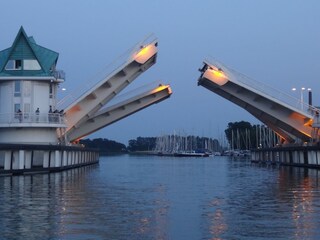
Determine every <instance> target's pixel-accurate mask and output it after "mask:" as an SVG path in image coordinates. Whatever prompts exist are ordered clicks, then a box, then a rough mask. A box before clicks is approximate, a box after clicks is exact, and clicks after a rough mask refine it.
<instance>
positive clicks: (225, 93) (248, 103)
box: [198, 77, 312, 142]
mask: <svg viewBox="0 0 320 240" xmlns="http://www.w3.org/2000/svg"><path fill="white" fill-rule="evenodd" d="M198 83H199V85H201V86H203V87H205V88H207V89H209V90H210V91H212V92H214V93H216V94H218V95H220V96H221V97H223V98H225V99H227V100H229V101H231V102H233V103H235V104H236V105H238V106H240V107H242V108H243V109H245V110H247V111H248V112H249V113H251V114H252V115H253V116H254V117H256V118H257V119H259V120H260V121H261V122H263V123H264V124H266V125H267V126H269V127H270V128H271V129H272V130H274V131H275V132H277V133H278V134H279V135H280V136H281V137H283V138H284V139H285V140H286V141H287V142H293V141H294V137H296V138H299V139H300V140H302V141H308V140H309V139H310V136H311V130H312V128H311V126H310V125H309V124H308V122H309V121H310V120H311V119H310V118H308V117H306V116H304V115H303V114H301V113H299V112H296V111H294V110H293V109H291V108H290V107H289V106H286V105H285V104H281V103H279V102H278V101H276V100H274V99H272V98H270V97H267V96H264V95H263V94H259V93H256V92H254V91H252V90H250V89H249V88H245V87H243V86H240V85H238V84H236V83H234V82H231V81H228V82H227V83H226V84H225V85H223V86H219V85H218V84H216V83H214V82H213V81H211V80H209V79H207V78H203V77H202V78H200V79H199V82H198Z"/></svg>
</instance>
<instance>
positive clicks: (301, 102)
mask: <svg viewBox="0 0 320 240" xmlns="http://www.w3.org/2000/svg"><path fill="white" fill-rule="evenodd" d="M309 89H310V90H311V88H308V90H309ZM291 90H292V91H296V90H297V88H295V87H293V88H292V89H291ZM304 90H306V88H305V87H302V88H301V89H300V105H301V110H303V91H304Z"/></svg>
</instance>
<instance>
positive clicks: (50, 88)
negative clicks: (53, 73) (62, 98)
mask: <svg viewBox="0 0 320 240" xmlns="http://www.w3.org/2000/svg"><path fill="white" fill-rule="evenodd" d="M49 98H53V86H52V83H50V85H49Z"/></svg>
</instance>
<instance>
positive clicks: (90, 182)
mask: <svg viewBox="0 0 320 240" xmlns="http://www.w3.org/2000/svg"><path fill="white" fill-rule="evenodd" d="M318 179H319V176H318V171H317V170H312V169H302V168H290V167H280V168H279V167H266V166H259V165H254V164H251V163H250V162H247V161H241V160H231V159H228V158H225V157H215V158H201V159H198V158H187V159H186V158H183V159H180V158H169V157H151V156H127V155H122V156H112V157H102V158H101V160H100V164H99V165H95V166H89V167H84V168H79V169H73V170H70V171H65V172H60V173H53V174H39V175H34V176H18V177H1V178H0V187H1V190H2V194H1V195H0V203H1V204H0V216H1V220H0V231H1V235H0V236H1V237H0V238H1V239H2V238H3V239H10V238H13V239H317V238H319V237H320V230H319V229H318V227H319V226H320V224H319V223H320V221H319V217H318V216H319V214H320V186H319V182H318Z"/></svg>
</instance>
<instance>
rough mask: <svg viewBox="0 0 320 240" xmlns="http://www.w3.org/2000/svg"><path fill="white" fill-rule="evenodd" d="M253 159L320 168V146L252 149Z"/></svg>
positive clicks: (260, 161)
mask: <svg viewBox="0 0 320 240" xmlns="http://www.w3.org/2000/svg"><path fill="white" fill-rule="evenodd" d="M251 161H252V162H259V163H267V164H281V165H289V166H298V167H309V168H320V146H294V147H293V146H290V147H275V148H263V149H254V150H251Z"/></svg>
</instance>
